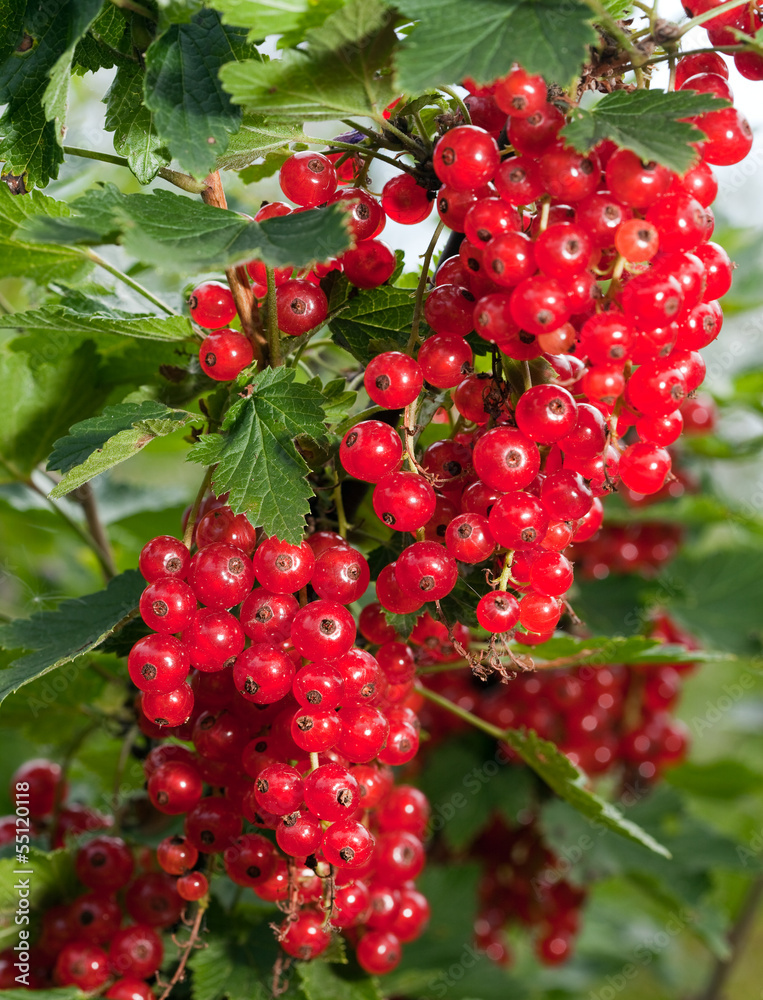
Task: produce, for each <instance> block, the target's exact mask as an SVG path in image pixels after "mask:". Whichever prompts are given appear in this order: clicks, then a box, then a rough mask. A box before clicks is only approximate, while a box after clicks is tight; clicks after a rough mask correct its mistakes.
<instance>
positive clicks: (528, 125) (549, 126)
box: [507, 104, 566, 158]
mask: <svg viewBox="0 0 763 1000" xmlns="http://www.w3.org/2000/svg"><path fill="white" fill-rule="evenodd" d="M565 122H566V119H565V117H564V115H563V114H562V113H561V111H559V110H558V109H557V108H556V107H555V106H554V105H553V104H544V105H543V107H541V108H538V109H537V110H536V111H533V113H532V114H531V115H529V116H528V117H527V118H519V117H517V116H516V115H512V116H511V117H510V118H509V125H508V132H507V134H508V140H509V142H510V143H511V145H512V146H513V147H514V149H516V151H517V152H518V153H520V154H523V155H524V156H530V157H533V158H538V157H541V156H543V154H544V153H545V152H546V151H547V150H548V149H550V148H551V147H552V146H553V144H554V143H555V142H556V137H557V135H558V134H559V132H560V130H561V128H562V126H563V125H564V124H565Z"/></svg>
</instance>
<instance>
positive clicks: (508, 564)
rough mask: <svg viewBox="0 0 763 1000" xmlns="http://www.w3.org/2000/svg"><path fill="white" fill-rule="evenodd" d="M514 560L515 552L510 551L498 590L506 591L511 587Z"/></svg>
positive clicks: (505, 559) (507, 554)
mask: <svg viewBox="0 0 763 1000" xmlns="http://www.w3.org/2000/svg"><path fill="white" fill-rule="evenodd" d="M513 558H514V550H513V549H509V550H508V551H507V553H506V555H505V556H504V559H503V569H502V570H501V576H500V578H499V580H498V589H499V590H506V588H507V587H508V585H509V580H510V579H511V562H512V560H513Z"/></svg>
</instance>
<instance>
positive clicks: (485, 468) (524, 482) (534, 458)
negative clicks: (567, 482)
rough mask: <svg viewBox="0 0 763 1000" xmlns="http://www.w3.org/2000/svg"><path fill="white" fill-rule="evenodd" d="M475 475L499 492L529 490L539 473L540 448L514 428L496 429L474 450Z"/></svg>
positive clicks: (489, 432) (482, 439)
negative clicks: (527, 487)
mask: <svg viewBox="0 0 763 1000" xmlns="http://www.w3.org/2000/svg"><path fill="white" fill-rule="evenodd" d="M473 460H474V471H475V472H476V473H477V475H478V476H479V477H480V479H481V480H482V481H483V482H484V483H487V485H488V486H491V487H492V488H493V489H496V490H501V491H504V490H519V489H523V488H524V487H525V486H528V485H529V484H530V483H531V482H532V481H533V479H535V477H536V476H537V475H538V472H539V470H540V452H539V451H538V447H537V445H536V444H535V443H534V442H533V441H532V440H531V438H529V437H527V436H526V435H525V434H523V433H522V432H521V431H520V430H516V429H515V428H513V427H494V428H492V430H489V431H488V432H487V433H486V434H484V435H483V436H482V437H481V438H480V439H479V441H478V442H477V444H476V445H475V447H474V453H473Z"/></svg>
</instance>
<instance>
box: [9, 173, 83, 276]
mask: <svg viewBox="0 0 763 1000" xmlns="http://www.w3.org/2000/svg"><path fill="white" fill-rule="evenodd" d="M70 214H71V211H70V209H69V206H68V205H66V204H65V203H64V202H62V201H56V200H55V199H53V198H49V197H48V196H47V195H44V194H42V193H41V192H40V191H32V192H31V193H30V194H26V195H23V196H22V195H13V194H11V192H10V190H9V189H8V186H7V185H6V184H0V277H3V278H5V277H9V276H12V275H14V276H15V275H18V276H19V277H24V278H29V279H30V280H31V281H36V282H38V283H39V284H43V285H44V284H47V283H48V282H49V281H50V279H51V275H55V276H56V277H57V278H58V279H59V280H61V281H68V280H72V279H74V278H79V277H82V276H83V275H84V274H86V273H87V271H88V270H89V269H90V268H92V266H93V265H92V263H91V262H90V261H89V260H87V259H86V258H85V257H83V255H82V253H81V251H79V250H75V249H73V248H71V247H64V246H56V245H55V244H50V245H45V244H44V243H35V244H29V243H24V242H19V241H17V240H15V239H12V238H11V233H12V232H13V231H14V229H16V228H17V227H18V226H20V225H21V224H22V223H23V222H25V221H26V220H28V219H33V218H36V217H43V218H49V219H57V218H64V217H66V216H68V215H70Z"/></svg>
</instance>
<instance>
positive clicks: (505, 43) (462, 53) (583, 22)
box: [397, 0, 596, 94]
mask: <svg viewBox="0 0 763 1000" xmlns="http://www.w3.org/2000/svg"><path fill="white" fill-rule="evenodd" d="M397 6H398V8H399V10H400V11H401V12H402V13H403V14H405V15H407V16H408V17H410V18H412V19H413V20H415V21H417V22H418V23H417V25H416V26H415V28H414V29H413V31H411V32H410V34H408V35H407V36H406V37H405V39H404V40H403V42H402V44H401V47H400V51H399V53H398V57H397V79H398V83H399V85H400V89H401V90H403V91H405V92H406V93H410V94H420V93H422V91H425V90H429V89H431V88H433V87H439V86H442V85H444V84H452V83H453V82H454V81H461V80H463V79H464V77H467V76H468V77H472V78H473V79H475V80H477V81H478V82H483V83H489V82H491V81H493V80H495V79H496V77H499V76H503V75H505V74H506V73H507V72H508V70H509V69H510V68H511V64H512V62H520V63H521V64H522V66H523V67H524V68H525V69H526V70H527V71H528V72H529V73H541V74H542V75H543V76H544V77H545V78H546V80H547V81H548V82H549V83H552V82H556V83H560V84H567V83H569V82H570V81H571V80H572V79H573V77H575V76H577V74H578V72H579V71H580V68H581V66H582V65H583V63H584V61H585V60H586V58H587V55H588V46H589V45H592V44H593V43H594V42H595V41H596V32H595V31H594V30H593V28H592V27H591V19H592V17H593V15H592V13H591V10H590V8H589V7H588V6H587V5H586V4H585V3H582V2H578V0H569V2H568V3H563V4H560V3H559V2H558V0H469V14H468V27H469V30H468V32H465V31H464V26H465V25H464V6H463V3H462V2H461V0H400V2H399V3H398V5H397Z"/></svg>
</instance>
